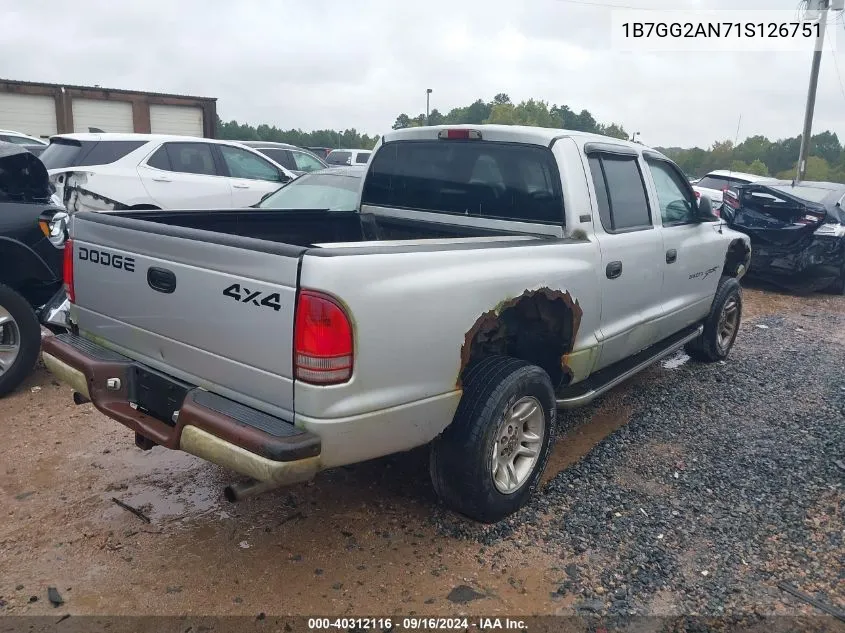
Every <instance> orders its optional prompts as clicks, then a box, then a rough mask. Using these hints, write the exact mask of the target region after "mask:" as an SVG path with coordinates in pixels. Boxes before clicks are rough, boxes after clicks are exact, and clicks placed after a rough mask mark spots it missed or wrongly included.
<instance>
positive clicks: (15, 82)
mask: <svg viewBox="0 0 845 633" xmlns="http://www.w3.org/2000/svg"><path fill="white" fill-rule="evenodd" d="M0 84H11V85H15V86H40V87H42V88H65V89H66V90H67V89H69V90H87V91H91V90H100V91H102V92H116V93H120V94H135V95H147V96H151V97H173V98H176V99H194V100H196V101H217V97H197V96H195V95H182V94H173V93H166V92H148V91H145V90H125V89H123V88H104V87H102V86H76V85H72V84H51V83H44V82H40V81H18V80H17V79H3V78H2V77H0Z"/></svg>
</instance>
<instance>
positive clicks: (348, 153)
mask: <svg viewBox="0 0 845 633" xmlns="http://www.w3.org/2000/svg"><path fill="white" fill-rule="evenodd" d="M371 155H372V152H371V151H370V150H368V149H333V150H332V151H330V152H329V154H328V156H326V162H327V163H328V164H329V165H366V164H367V161H368V160H370V156H371Z"/></svg>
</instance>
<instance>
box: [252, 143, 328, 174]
mask: <svg viewBox="0 0 845 633" xmlns="http://www.w3.org/2000/svg"><path fill="white" fill-rule="evenodd" d="M239 142H240V143H241V145H246V146H247V147H251V148H252V149H254V150H256V151H258V152H261V153H262V154H264V155H265V156H266V157H268V158H269V159H270V160H272V161H275V163H276V164H278V165H281V166H282V167H284V168H285V169H287V170H289V171H290V172H291V173H293V174H296V175H297V176H301V175H302V174H308V173H310V172H312V171H318V170H320V169H325V168H326V167H328V165H327V164H326V163H325V162H323V160H322V159H321V158H318V157H317V156H316V155H314V154H312V153H311V152H309V151H307V150H304V149H302V148H300V147H297V146H296V145H290V144H288V143H272V142H269V141H239Z"/></svg>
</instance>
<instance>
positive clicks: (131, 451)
mask: <svg viewBox="0 0 845 633" xmlns="http://www.w3.org/2000/svg"><path fill="white" fill-rule="evenodd" d="M844 308H845V302H843V301H842V300H841V299H840V298H838V297H832V296H830V295H821V294H820V295H813V296H810V297H795V296H792V295H784V294H777V293H773V292H771V291H768V290H763V289H757V288H751V289H746V292H745V319H746V320H750V321H752V323H753V320H754V319H757V318H759V317H762V316H765V315H773V314H778V315H782V314H799V315H800V314H801V313H815V314H823V313H826V312H833V311H838V312H840V313H841V312H842V310H843V309H844ZM748 327H753V325H745V326H744V328H743V331H745V329H746V328H748ZM740 336H743V333H742V332H741V333H740ZM657 371H660V369H659V368H657ZM647 377H648V376H646V377H645V378H647ZM645 378H643V377H638V378H636V379H634V380H633V381H631V383H630V384H628V385H626V386H623V387H621V388H619V389H617V390H616V391H615V392H614V393H611V394H610V395H609V396H607V397H606V398H605V399H604V401H603V402H602V403H601V405H600V406H599V408H598V410H597V413H596V414H595V415H594V416H593V417H592V419H591V420H590V421H588V422H587V423H585V424H583V425H581V426H579V427H577V428H575V429H573V430H572V431H571V432H570V433H569V434H567V435H566V436H564V437H563V438H561V439H560V440H559V441H558V443H557V445H556V447H555V452H554V454H553V456H552V458H551V461H550V464H549V468H548V470H547V473H546V477H545V480H546V481H549V480H551V479H553V478H554V477H555V475H557V474H558V473H559V472H560V471H562V470H563V469H565V468H566V467H568V466H569V465H571V464H573V463H575V462H577V461H578V460H580V459H581V458H582V457H583V456H585V455H586V454H587V453H589V452H590V450H591V449H592V448H593V447H594V446H595V445H596V444H597V443H599V442H600V441H602V440H603V439H604V438H605V437H606V436H608V435H609V434H611V433H613V432H614V431H616V430H617V429H619V428H620V427H621V426H623V425H624V424H625V423H626V422H627V420H628V416H629V415H630V411H629V409H628V408H627V407H626V406H625V405H624V403H622V400H621V396H623V395H624V394H625V393H626V392H627V390H631V389H636V387H637V384H639V381H642V380H644V379H645ZM0 423H2V425H3V430H4V438H5V440H4V442H3V443H2V444H0V472H2V479H1V480H0V495H1V496H0V517H2V520H0V614H7V615H10V614H14V615H21V614H30V615H35V614H50V615H56V614H72V615H83V614H109V615H119V614H149V613H156V614H184V613H189V614H215V615H216V614H240V615H252V616H254V615H256V614H258V613H261V612H267V613H268V614H270V613H275V614H315V613H319V614H332V615H344V614H358V615H365V614H382V613H396V614H404V615H409V614H415V613H419V614H431V615H434V614H443V615H457V614H459V613H460V612H461V611H466V612H472V611H477V610H478V609H479V608H482V609H483V611H484V613H485V614H489V615H496V614H526V615H527V614H554V613H566V612H567V611H568V610H569V609H570V608H571V606H572V599H570V598H564V599H563V600H560V599H558V600H555V599H552V597H550V592H549V587H550V585H553V584H554V583H555V582H558V579H559V577H560V576H561V573H560V570H561V569H562V568H563V567H564V566H565V565H566V564H567V561H561V560H560V559H559V558H556V557H552V556H551V555H550V554H549V553H548V551H547V550H545V549H544V548H542V547H540V546H539V544H535V543H531V542H530V541H529V542H520V540H519V537H515V538H511V539H506V540H505V541H504V542H500V543H498V544H495V545H492V546H486V547H484V546H481V545H480V544H479V543H478V542H477V541H473V540H468V539H460V538H453V537H449V536H445V535H444V534H443V533H442V532H440V531H438V530H437V527H436V524H435V523H434V522H432V521H431V519H430V517H431V515H432V512H433V511H435V510H437V509H436V507H435V506H436V500H435V499H434V495H433V492H432V490H431V486H430V484H429V483H428V479H427V461H426V460H427V455H426V453H425V451H423V450H420V451H416V452H413V453H410V454H406V455H401V456H394V457H391V458H388V459H383V460H377V461H374V462H370V463H367V464H362V465H357V466H355V467H348V468H340V469H337V470H334V471H330V472H326V473H322V474H321V475H319V476H318V477H317V479H316V480H315V481H313V482H311V483H309V484H306V485H301V486H296V487H292V488H287V489H281V490H278V491H276V492H273V493H269V494H266V495H264V496H261V497H258V498H255V499H251V500H248V501H245V502H242V503H240V504H230V503H228V502H226V501H225V500H224V499H223V495H222V490H223V488H224V486H225V485H227V484H228V483H231V481H232V479H233V477H232V475H231V474H230V473H227V472H225V471H224V470H223V469H220V468H218V467H216V466H213V465H210V464H206V463H203V462H201V461H200V460H198V459H196V458H193V457H192V456H190V455H187V454H183V453H179V452H174V451H166V450H164V449H161V448H155V449H153V450H152V451H149V452H143V451H141V450H139V449H137V448H135V446H134V444H133V438H132V436H131V434H130V433H129V432H128V430H126V429H125V428H124V427H123V426H121V425H119V424H117V423H116V422H113V421H111V420H108V419H107V418H105V417H104V416H102V415H101V414H100V413H99V412H97V411H96V410H95V409H94V408H93V406H92V405H90V404H87V405H81V406H74V405H73V404H72V402H71V391H70V389H69V388H67V387H65V386H60V385H59V383H58V382H56V381H55V380H54V379H53V378H52V376H51V375H50V374H49V373H47V372H46V371H45V370H44V369H43V367H40V368H39V369H38V370H37V371H36V372H35V374H33V375H32V376H31V377H30V379H29V380H28V381H27V382H26V383H25V385H24V386H22V387H21V388H20V389H19V390H18V391H17V392H15V393H14V394H13V395H11V396H9V397H7V398H5V399H3V400H0ZM654 485H657V484H654ZM114 500H117V501H120V502H122V503H124V504H128V505H129V506H132V507H133V508H136V509H138V510H139V511H140V512H141V513H142V514H143V515H144V517H146V518H147V520H143V519H142V518H140V517H139V516H136V515H135V514H133V513H131V512H130V511H128V510H126V509H124V508H123V507H121V506H120V505H119V504H117V503H116V502H115V501H114ZM438 511H439V510H438ZM840 519H841V517H840ZM491 561H492V562H493V563H494V564H493V565H492V566H491ZM460 586H466V587H471V588H472V589H473V590H474V591H476V592H478V593H479V594H482V595H483V596H484V597H483V598H480V599H479V600H478V601H477V602H474V603H470V604H460V603H459V602H456V601H455V600H454V598H455V594H453V595H452V599H451V600H450V599H449V598H448V596H449V594H450V592H452V591H453V590H454V589H455V588H456V587H460ZM47 587H56V588H57V589H58V591H59V592H60V593H61V595H62V597H63V599H64V604H63V605H62V606H61V608H60V609H54V608H53V607H52V606H51V604H50V602H49V601H48V597H47ZM465 590H466V589H464V591H465Z"/></svg>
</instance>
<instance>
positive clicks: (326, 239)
mask: <svg viewBox="0 0 845 633" xmlns="http://www.w3.org/2000/svg"><path fill="white" fill-rule="evenodd" d="M112 217H115V218H117V217H119V218H126V219H132V220H143V221H145V222H151V223H155V224H160V225H166V226H170V227H182V228H185V229H195V230H197V229H198V230H202V231H210V232H213V233H221V234H225V235H232V236H239V237H247V238H254V239H260V240H265V241H270V242H276V243H283V244H292V245H295V246H302V247H315V246H323V245H330V244H336V243H338V244H340V243H344V244H348V243H354V242H371V241H395V240H420V239H449V238H467V237H488V236H504V235H513V233H512V232H508V231H503V230H496V229H491V228H484V227H476V226H460V225H455V224H446V223H442V222H433V221H421V220H413V219H407V218H395V217H386V216H381V215H379V216H377V215H374V214H367V213H363V214H362V213H358V212H353V211H319V210H318V211H315V210H313V209H308V210H302V211H298V210H283V211H282V210H278V209H220V210H202V211H185V210H178V211H130V212H123V213H120V214H119V215H117V214H113V215H112Z"/></svg>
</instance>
